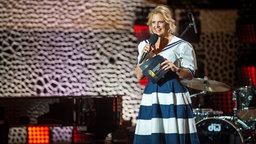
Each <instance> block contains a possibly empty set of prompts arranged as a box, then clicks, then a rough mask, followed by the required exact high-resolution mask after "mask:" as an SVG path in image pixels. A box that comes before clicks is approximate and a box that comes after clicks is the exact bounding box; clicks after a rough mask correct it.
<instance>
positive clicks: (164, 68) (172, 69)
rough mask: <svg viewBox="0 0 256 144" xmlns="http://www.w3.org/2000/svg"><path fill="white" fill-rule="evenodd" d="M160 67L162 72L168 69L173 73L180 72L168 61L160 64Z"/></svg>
mask: <svg viewBox="0 0 256 144" xmlns="http://www.w3.org/2000/svg"><path fill="white" fill-rule="evenodd" d="M161 67H162V70H168V69H170V70H171V71H173V72H179V71H180V68H179V67H177V66H176V65H175V64H174V63H172V62H170V61H168V60H165V61H164V62H162V63H161Z"/></svg>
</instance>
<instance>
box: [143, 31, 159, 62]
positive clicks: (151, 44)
mask: <svg viewBox="0 0 256 144" xmlns="http://www.w3.org/2000/svg"><path fill="white" fill-rule="evenodd" d="M157 39H158V35H157V34H152V35H151V36H150V38H149V40H148V42H149V44H150V47H152V46H153V45H155V43H156V41H157ZM147 54H148V53H147V52H144V53H143V54H142V56H141V58H140V61H139V63H142V61H143V60H144V59H145V58H146V56H147Z"/></svg>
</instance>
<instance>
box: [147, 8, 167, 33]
mask: <svg viewBox="0 0 256 144" xmlns="http://www.w3.org/2000/svg"><path fill="white" fill-rule="evenodd" d="M151 29H152V31H153V33H155V34H157V35H158V36H160V37H164V36H166V35H168V34H167V33H168V32H167V31H168V25H167V23H166V22H165V20H164V17H163V16H162V14H160V13H157V14H153V16H152V22H151Z"/></svg>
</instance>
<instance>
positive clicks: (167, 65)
mask: <svg viewBox="0 0 256 144" xmlns="http://www.w3.org/2000/svg"><path fill="white" fill-rule="evenodd" d="M161 67H162V70H168V69H170V70H171V71H173V72H175V73H176V74H177V75H178V76H179V77H180V78H181V79H192V78H193V74H192V73H191V72H190V71H189V70H188V69H186V68H181V67H177V66H176V65H175V64H174V63H172V62H170V61H168V60H165V61H164V62H162V63H161Z"/></svg>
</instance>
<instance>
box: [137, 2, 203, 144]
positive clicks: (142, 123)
mask: <svg viewBox="0 0 256 144" xmlns="http://www.w3.org/2000/svg"><path fill="white" fill-rule="evenodd" d="M174 22H175V21H174V20H173V19H172V17H171V11H170V9H169V8H168V7H166V6H158V7H156V8H155V9H153V10H152V11H151V12H150V13H149V19H148V23H147V24H148V26H149V30H150V33H151V34H157V35H158V40H157V42H156V43H155V45H154V46H153V47H152V46H150V44H149V43H148V41H147V40H146V41H142V42H140V44H139V45H138V51H139V56H138V64H137V66H136V77H137V78H138V79H141V78H143V77H144V75H143V73H142V70H141V68H140V65H141V64H140V63H139V60H140V59H141V56H142V54H143V53H147V55H146V58H145V59H144V61H143V62H142V64H143V63H144V62H145V61H147V60H148V59H149V58H152V57H154V56H155V55H161V56H163V57H164V58H165V59H166V60H165V61H164V62H163V63H161V67H162V69H163V70H169V72H168V73H167V74H166V75H165V76H164V78H162V79H160V80H159V81H158V82H157V83H152V82H150V81H149V82H148V84H147V86H146V87H145V90H144V93H143V96H142V100H141V105H140V112H139V116H138V120H137V125H136V130H135V135H134V144H199V139H198V135H197V131H196V126H195V120H194V116H193V110H192V106H191V99H190V94H189V92H188V90H187V89H186V87H184V86H183V85H182V84H181V83H180V79H192V78H193V76H194V74H195V70H196V69H197V65H196V58H195V53H194V50H193V48H192V46H191V45H190V44H189V43H188V42H186V41H184V40H182V39H180V38H178V37H176V36H174V32H175V24H174ZM176 62H179V64H180V65H177V63H176ZM175 64H176V65H175Z"/></svg>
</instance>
